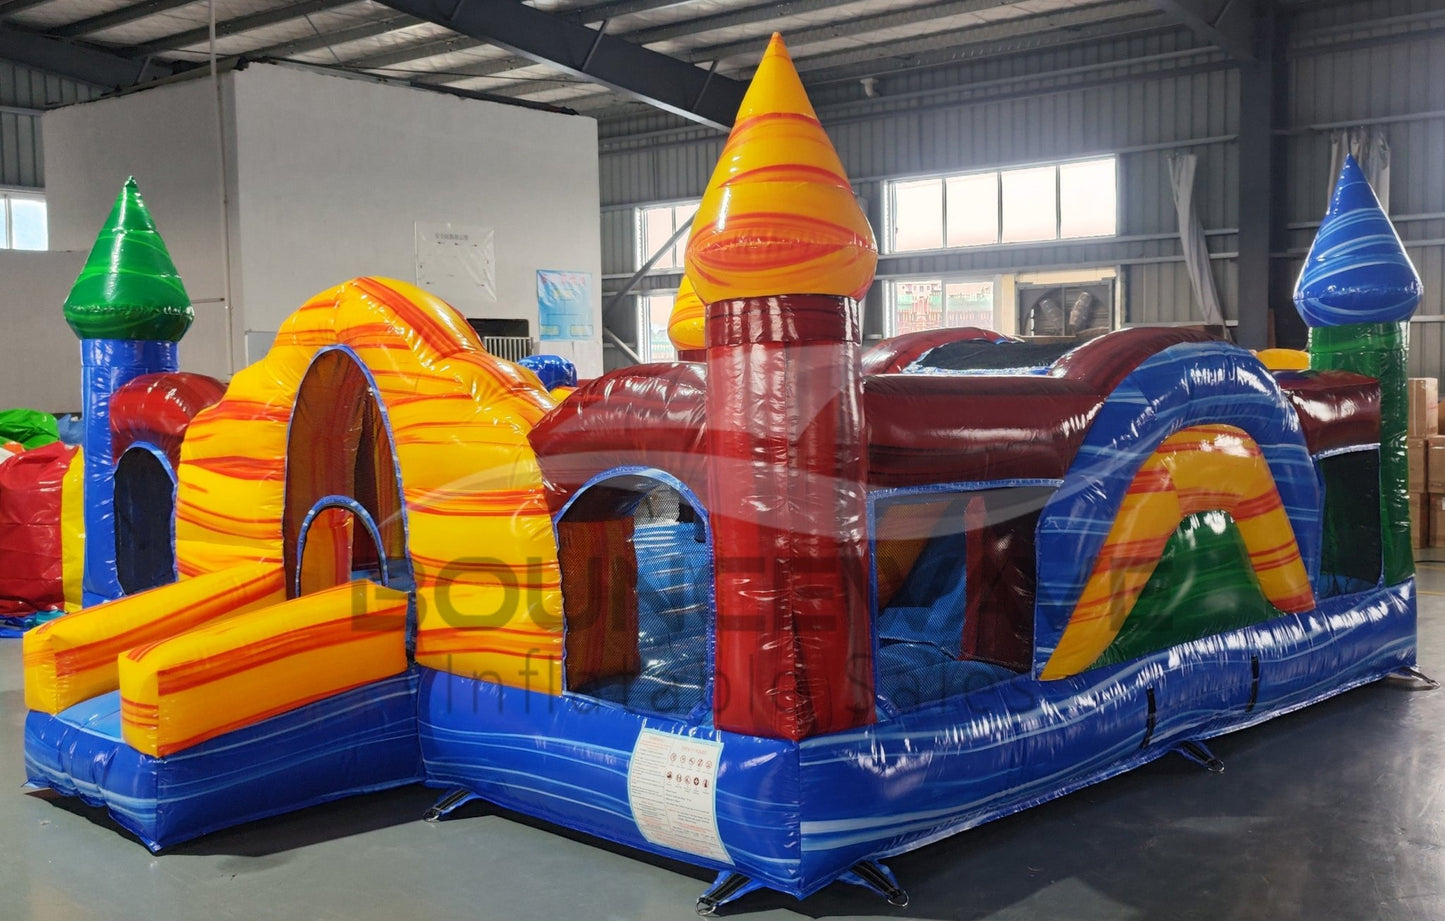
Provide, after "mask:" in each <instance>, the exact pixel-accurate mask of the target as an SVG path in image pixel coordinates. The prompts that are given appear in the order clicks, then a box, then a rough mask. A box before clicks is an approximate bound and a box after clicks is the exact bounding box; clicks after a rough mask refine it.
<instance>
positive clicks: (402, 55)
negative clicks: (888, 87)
mask: <svg viewBox="0 0 1445 921" xmlns="http://www.w3.org/2000/svg"><path fill="white" fill-rule="evenodd" d="M690 2H692V0H611V2H608V3H596V4H591V5H588V6H579V7H574V8H572V9H569V10H565V11H561V12H557V13H553V14H552V15H553V16H554V17H555V18H557V19H560V20H562V21H563V22H572V23H577V24H578V25H584V24H587V23H593V22H605V21H607V20H608V19H610V18H612V17H616V16H626V15H629V14H632V13H645V12H648V11H650V10H655V9H661V8H663V7H669V6H682V5H684V4H686V3H690ZM810 2H817V0H810ZM835 2H836V0H827V2H826V3H823V4H822V5H823V6H827V5H829V4H832V3H835ZM786 5H787V6H792V5H793V4H792V3H788V4H786ZM617 34H618V35H619V36H621V35H626V36H627V37H628V40H629V41H631V42H633V44H637V45H643V44H646V42H645V41H638V40H637V39H636V38H635V37H634V35H633V33H631V32H626V33H617ZM447 41H449V42H450V44H449V46H448V47H445V48H441V49H440V50H438V46H439V45H441V44H443V42H439V41H438V40H437V39H428V40H426V41H421V42H416V43H413V44H410V45H407V46H405V47H402V48H398V49H396V50H394V51H389V52H385V53H378V54H376V55H368V56H366V57H363V58H355V59H352V60H348V61H345V62H343V63H345V64H346V66H347V67H359V68H361V69H363V70H376V69H384V68H387V67H394V66H396V65H398V64H406V63H409V62H411V61H417V60H421V59H423V58H428V57H431V56H433V55H436V54H444V53H448V52H453V51H464V50H466V49H468V48H479V47H485V46H486V45H487V44H488V43H487V42H485V41H481V40H479V39H474V38H473V39H464V38H461V37H460V36H458V37H456V38H453V39H450V40H447ZM536 63H537V62H536V61H535V60H532V59H530V58H524V57H518V56H517V55H506V56H505V57H499V58H493V59H490V60H487V61H479V62H477V63H475V64H467V65H465V66H463V67H456V68H449V69H448V70H446V71H443V72H438V73H437V74H436V75H435V76H426V75H418V79H420V80H422V81H423V82H424V83H427V84H428V85H430V84H433V83H450V82H452V81H455V80H466V79H470V78H472V77H490V76H492V75H494V74H502V73H506V72H508V71H511V70H521V69H522V68H523V67H532V66H534V65H536Z"/></svg>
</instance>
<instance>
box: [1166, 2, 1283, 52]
mask: <svg viewBox="0 0 1445 921" xmlns="http://www.w3.org/2000/svg"><path fill="white" fill-rule="evenodd" d="M1153 2H1154V5H1155V6H1157V7H1158V8H1159V9H1160V10H1163V11H1164V12H1165V13H1168V14H1169V15H1170V16H1173V17H1174V18H1175V19H1177V20H1179V21H1180V22H1182V23H1184V25H1186V26H1188V27H1189V30H1190V31H1191V32H1193V33H1194V34H1195V35H1197V36H1199V38H1201V39H1203V40H1204V41H1206V42H1208V43H1209V44H1211V45H1218V46H1219V47H1220V48H1221V49H1223V50H1224V52H1225V53H1226V54H1228V55H1229V56H1230V57H1232V58H1234V59H1235V60H1237V61H1248V60H1253V59H1255V58H1258V57H1260V56H1261V48H1260V46H1259V45H1258V44H1257V43H1256V38H1257V35H1256V29H1255V23H1254V18H1255V0H1153ZM1259 5H1260V6H1262V7H1273V6H1274V0H1260V4H1259ZM1264 56H1266V57H1267V56H1268V55H1267V54H1265V55H1264Z"/></svg>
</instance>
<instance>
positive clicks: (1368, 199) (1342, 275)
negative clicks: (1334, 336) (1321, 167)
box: [1294, 157, 1422, 327]
mask: <svg viewBox="0 0 1445 921" xmlns="http://www.w3.org/2000/svg"><path fill="white" fill-rule="evenodd" d="M1421 293H1422V287H1421V284H1420V276H1419V275H1418V274H1417V273H1416V272H1415V266H1414V265H1412V264H1411V262H1410V257H1409V256H1407V255H1406V254H1405V247H1404V245H1403V244H1401V242H1400V238H1399V236H1397V235H1396V234H1395V228H1394V226H1393V225H1392V224H1391V223H1390V219H1389V218H1388V217H1386V216H1385V212H1384V210H1383V209H1382V208H1381V207H1380V202H1379V200H1378V199H1376V198H1375V193H1374V190H1373V189H1371V188H1370V184H1369V182H1367V181H1366V180H1365V174H1364V173H1363V172H1361V171H1360V165H1359V164H1358V163H1356V162H1355V159H1354V157H1346V158H1345V168H1344V170H1343V171H1341V173H1340V179H1339V183H1338V184H1337V185H1336V186H1335V194H1334V197H1333V198H1332V199H1331V200H1330V207H1329V210H1328V211H1327V212H1326V213H1325V219H1324V223H1322V224H1321V225H1320V230H1319V233H1318V234H1317V235H1316V236H1315V242H1314V243H1313V244H1312V245H1311V246H1310V252H1309V256H1307V257H1306V258H1305V265H1304V270H1303V271H1302V272H1301V273H1300V277H1299V281H1298V282H1297V283H1296V284H1295V290H1294V304H1295V309H1296V310H1298V311H1299V313H1300V316H1301V317H1303V318H1304V321H1305V323H1307V324H1309V325H1310V326H1312V327H1316V326H1345V325H1348V324H1351V323H1398V322H1400V321H1402V320H1408V319H1409V318H1410V316H1411V315H1412V314H1414V312H1415V308H1416V307H1417V306H1418V305H1419V303H1420V295H1421Z"/></svg>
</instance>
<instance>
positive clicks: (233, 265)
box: [44, 65, 602, 378]
mask: <svg viewBox="0 0 1445 921" xmlns="http://www.w3.org/2000/svg"><path fill="white" fill-rule="evenodd" d="M221 99H222V102H221V112H222V113H223V121H224V136H225V147H224V161H223V160H222V151H223V148H222V144H221V131H220V129H219V128H218V124H217V92H216V86H215V84H214V83H213V82H212V81H211V80H209V79H198V80H193V81H187V82H182V83H177V84H172V85H169V86H163V87H158V88H155V89H152V90H147V91H144V92H139V93H134V94H129V95H125V96H120V97H117V98H113V99H105V100H100V101H97V102H91V103H86V104H83V105H76V106H71V107H68V108H64V109H58V110H55V111H53V112H49V113H47V114H46V115H45V116H44V131H45V152H46V153H45V170H46V178H47V186H48V189H47V192H48V197H49V200H50V226H51V230H50V234H51V246H52V247H53V248H64V249H79V250H88V249H89V248H90V245H91V243H92V242H93V240H94V236H95V233H96V231H97V230H99V228H100V226H101V224H102V223H103V221H104V220H105V216H106V214H107V213H108V210H109V208H110V206H111V203H112V202H113V201H114V198H115V195H116V193H117V192H118V191H119V189H120V186H121V183H122V182H124V180H125V177H126V176H128V175H134V176H135V177H136V179H137V181H138V182H139V183H140V189H141V194H142V195H143V196H144V198H145V200H146V204H147V205H148V206H149V208H150V210H151V213H152V215H153V216H154V218H155V220H156V225H157V227H158V228H159V229H160V232H161V234H162V236H164V237H165V239H166V243H167V245H168V246H169V247H170V250H171V254H172V256H173V257H174V259H175V262H176V267H177V268H178V269H179V271H180V273H181V275H182V277H183V278H184V279H185V282H186V288H187V290H188V291H189V292H190V295H191V298H192V300H193V302H194V303H195V305H196V313H197V322H196V325H195V327H193V329H192V330H191V332H190V333H189V334H188V335H187V337H186V339H185V340H184V341H183V342H182V344H181V364H182V367H183V368H185V369H187V370H193V371H200V372H203V373H207V374H212V375H215V376H217V377H222V378H224V377H226V376H227V375H228V374H229V371H230V369H231V367H232V361H231V360H228V359H227V345H228V343H227V334H226V325H225V321H226V312H225V295H226V284H225V270H226V263H225V258H224V257H225V254H226V246H225V241H226V239H227V237H228V236H229V241H230V249H229V255H230V275H231V299H232V304H233V305H234V312H233V317H232V324H233V326H232V329H233V335H232V336H231V341H230V347H231V349H232V354H233V356H234V366H235V367H238V368H239V367H241V366H242V365H244V364H245V363H246V362H247V361H248V360H255V359H257V358H258V357H259V355H257V354H254V349H253V353H252V354H251V355H249V356H247V354H246V350H247V348H246V347H247V341H248V339H249V340H250V341H251V342H252V344H253V346H254V345H255V344H256V343H261V344H262V345H263V347H264V344H265V343H268V342H269V341H270V335H271V334H273V333H274V332H275V330H276V329H277V327H278V326H279V325H280V324H281V322H282V320H284V319H285V318H286V316H288V315H289V314H290V313H291V312H292V311H293V310H295V309H296V308H297V307H299V306H300V305H301V304H302V303H303V302H304V301H306V300H307V299H308V298H310V297H311V296H312V295H314V294H316V293H317V292H318V291H322V290H324V289H326V288H328V287H330V286H332V285H335V284H338V283H340V282H343V281H345V280H347V279H348V278H352V277H354V276H357V275H383V276H390V277H394V278H400V279H404V280H407V281H412V280H415V276H416V248H415V236H414V222H416V221H424V222H451V223H454V224H465V225H473V226H480V227H485V228H490V229H491V230H492V231H493V233H494V242H495V266H496V299H495V301H488V300H480V299H479V300H477V301H476V302H473V303H462V302H458V303H456V304H455V305H454V306H456V307H457V308H458V309H459V310H460V311H461V312H462V313H463V314H465V315H467V316H470V317H504V318H520V319H526V320H527V321H528V323H529V325H530V328H531V332H532V334H533V336H534V337H535V336H536V334H537V288H536V284H537V283H536V277H537V276H536V273H537V270H539V269H560V270H567V271H579V272H586V273H589V274H590V275H591V276H592V278H593V283H592V292H591V301H592V311H593V315H594V326H595V337H594V339H593V340H591V341H587V342H578V343H570V342H563V343H555V344H554V343H544V344H543V348H545V349H546V350H548V351H556V352H559V353H563V354H568V353H570V354H569V357H572V358H574V360H576V361H577V363H578V366H579V371H580V372H581V373H582V374H583V375H584V376H591V375H595V374H597V373H600V372H601V367H602V358H601V356H602V347H601V338H600V336H601V236H600V231H599V225H598V220H597V214H598V211H597V207H598V205H597V203H598V194H599V193H598V173H597V140H596V123H595V122H593V121H592V120H591V119H586V118H580V117H576V116H565V115H558V114H553V113H546V112H537V111H533V110H529V109H523V108H519V107H515V106H506V105H500V104H496V103H488V102H480V101H475V100H468V99H458V98H453V97H448V96H442V95H439V94H435V93H428V92H424V91H420V90H413V89H408V88H402V87H392V86H384V85H380V84H377V83H374V82H370V81H364V80H353V79H347V78H342V77H336V76H330V75H325V74H318V73H315V72H312V71H307V70H304V69H301V68H295V67H287V66H284V65H253V66H251V67H249V68H247V69H246V70H243V71H238V72H233V73H227V74H223V75H222V77H221ZM222 162H224V165H225V172H226V174H227V182H226V187H227V191H226V197H227V203H226V204H225V205H224V206H223V204H222V197H221V176H222V165H221V164H222ZM223 214H225V215H228V227H227V225H225V224H223V219H222V215H223ZM227 230H229V233H227Z"/></svg>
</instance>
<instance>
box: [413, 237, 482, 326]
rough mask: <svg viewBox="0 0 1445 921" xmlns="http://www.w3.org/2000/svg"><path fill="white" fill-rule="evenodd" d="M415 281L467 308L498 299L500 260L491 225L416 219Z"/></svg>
mask: <svg viewBox="0 0 1445 921" xmlns="http://www.w3.org/2000/svg"><path fill="white" fill-rule="evenodd" d="M415 227H416V285H417V287H418V288H421V289H422V290H424V291H429V292H431V293H432V294H435V295H436V296H437V297H439V298H441V299H442V300H444V301H446V302H447V303H449V304H451V305H452V306H453V307H456V308H457V309H459V310H461V311H462V312H463V313H466V312H467V308H469V307H475V306H477V305H481V304H495V303H496V302H497V262H496V253H495V250H494V241H493V237H494V231H493V230H492V228H490V227H475V226H472V225H470V224H453V223H451V222H450V221H417V222H416V223H415Z"/></svg>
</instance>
